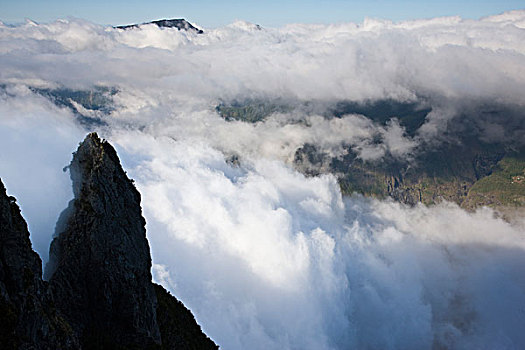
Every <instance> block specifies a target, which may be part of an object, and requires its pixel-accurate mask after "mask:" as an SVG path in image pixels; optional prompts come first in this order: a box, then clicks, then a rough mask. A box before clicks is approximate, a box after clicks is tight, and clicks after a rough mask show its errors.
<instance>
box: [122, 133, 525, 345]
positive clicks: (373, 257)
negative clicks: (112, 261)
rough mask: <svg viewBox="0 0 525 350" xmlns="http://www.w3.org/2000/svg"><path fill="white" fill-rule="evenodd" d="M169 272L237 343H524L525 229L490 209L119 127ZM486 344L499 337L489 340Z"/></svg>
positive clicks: (215, 330)
mask: <svg viewBox="0 0 525 350" xmlns="http://www.w3.org/2000/svg"><path fill="white" fill-rule="evenodd" d="M113 137H114V140H115V142H117V144H118V145H119V147H120V150H121V151H120V154H121V155H122V157H123V159H124V164H126V162H127V160H126V159H127V158H128V157H131V155H135V154H136V153H137V152H138V153H140V154H141V157H142V161H141V162H140V163H139V164H137V165H136V166H134V167H128V169H129V173H130V174H131V175H132V176H133V177H134V178H135V180H136V183H137V185H138V187H139V190H140V192H141V193H142V194H143V206H144V213H145V215H146V217H147V219H148V220H147V221H148V227H147V229H148V237H149V239H150V241H151V246H152V251H153V258H154V261H156V263H157V264H161V265H162V266H163V267H162V268H161V269H159V271H160V272H159V273H158V277H157V278H158V279H159V280H161V281H162V280H164V281H167V280H168V279H167V277H166V276H167V274H166V272H167V271H168V272H169V275H168V276H169V279H170V280H171V281H172V282H168V283H167V284H168V286H171V287H172V288H173V289H174V291H175V293H176V294H177V295H178V296H180V297H181V298H182V300H184V301H185V303H187V305H188V306H189V307H190V308H191V309H192V310H193V311H194V312H195V313H196V315H197V318H198V320H199V321H200V322H201V324H202V325H203V326H204V329H205V331H207V332H208V334H210V335H211V336H212V337H213V338H214V339H215V340H216V341H217V342H218V343H219V344H220V345H221V346H223V347H225V348H228V349H242V348H254V349H263V348H264V349H282V348H303V349H319V348H323V349H330V348H333V349H338V348H364V347H369V348H380V349H383V348H391V349H401V348H430V347H432V346H444V347H448V348H479V347H483V346H488V347H491V348H493V347H496V348H497V347H498V346H500V345H501V344H508V346H509V347H511V348H512V346H514V347H517V346H519V344H523V343H524V341H525V339H524V338H523V336H522V332H521V330H520V327H519V326H518V325H519V324H521V322H522V321H523V315H522V311H520V310H518V309H516V308H515V305H520V304H522V303H523V302H524V301H525V300H524V296H523V294H522V293H521V291H522V289H523V288H524V287H525V279H524V278H523V276H522V274H521V272H520V271H521V270H522V268H523V266H524V264H525V258H524V255H523V252H524V250H525V236H524V235H523V230H522V228H520V227H517V226H512V225H510V224H509V223H507V222H505V221H503V220H501V219H498V218H495V217H494V213H493V212H492V211H491V210H489V209H482V210H479V211H478V212H476V213H473V214H471V213H467V212H465V211H463V210H462V209H460V208H458V207H457V206H456V205H452V204H447V203H444V204H441V205H438V206H435V207H431V208H429V207H425V206H417V207H414V208H408V207H405V206H403V205H400V204H397V203H393V202H380V201H375V200H367V199H363V198H360V197H352V198H345V199H343V198H341V194H340V192H339V189H338V186H337V183H336V181H335V179H334V178H333V177H330V176H323V177H317V178H305V177H304V176H303V175H300V174H298V173H296V172H294V171H292V170H290V169H289V168H287V167H286V166H284V165H283V163H281V162H276V161H267V160H261V159H255V160H253V162H251V163H249V164H247V165H245V166H242V167H241V168H238V167H231V166H230V165H228V164H227V163H226V162H225V161H224V157H223V155H222V153H220V152H217V151H216V150H214V149H211V148H209V147H208V146H206V145H195V144H188V143H186V142H184V141H182V142H181V141H173V140H172V139H169V138H166V137H161V138H154V137H151V136H149V135H145V134H141V133H136V134H132V135H127V134H126V135H124V134H119V135H114V136H113ZM487 344H488V345H487Z"/></svg>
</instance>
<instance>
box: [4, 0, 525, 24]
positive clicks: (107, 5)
mask: <svg viewBox="0 0 525 350" xmlns="http://www.w3.org/2000/svg"><path fill="white" fill-rule="evenodd" d="M523 8H525V6H524V5H523V3H522V2H520V1H517V0H510V1H498V2H496V1H476V2H464V1H462V2H456V1H441V2H434V1H428V0H427V1H406V0H397V1H391V0H375V1H371V2H365V3H363V2H359V1H345V0H315V1H314V0H310V1H298V0H285V1H274V0H272V1H266V2H256V1H236V0H230V1H221V2H217V1H210V0H204V1H202V0H201V1H193V2H191V3H190V2H186V3H174V2H169V1H163V0H160V1H159V0H157V1H153V2H148V3H142V2H138V1H131V2H130V1H123V0H117V1H109V2H108V1H100V0H97V1H90V2H85V3H82V4H79V3H76V2H75V3H71V2H67V1H64V0H52V1H46V2H41V1H35V0H22V1H7V2H3V4H2V5H0V21H4V23H7V24H16V23H22V22H24V20H25V19H26V18H27V19H30V20H32V21H35V22H38V23H48V22H53V21H55V20H58V19H67V18H70V17H72V18H80V19H85V20H88V21H91V22H93V23H97V24H102V25H124V24H132V23H143V22H149V21H153V20H157V19H165V18H184V19H186V20H188V21H189V22H191V23H194V24H197V25H199V26H202V27H204V28H216V27H219V26H223V25H227V24H230V23H232V22H235V21H237V20H243V21H248V22H251V23H256V24H259V25H262V26H268V27H281V26H283V25H286V24H290V23H311V24H329V23H348V22H353V23H361V22H363V21H364V19H365V18H374V19H381V20H390V21H394V22H399V21H409V20H416V19H428V18H435V17H451V16H460V17H462V18H464V19H480V18H483V17H486V16H490V15H495V14H501V13H503V12H508V11H512V10H520V9H523Z"/></svg>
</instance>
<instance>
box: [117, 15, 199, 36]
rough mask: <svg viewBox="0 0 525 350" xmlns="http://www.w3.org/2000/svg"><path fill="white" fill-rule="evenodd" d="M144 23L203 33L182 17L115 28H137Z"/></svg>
mask: <svg viewBox="0 0 525 350" xmlns="http://www.w3.org/2000/svg"><path fill="white" fill-rule="evenodd" d="M146 24H155V25H156V26H157V27H159V28H177V29H178V30H186V31H192V32H195V33H197V34H202V33H204V32H203V31H202V29H199V28H197V27H195V26H193V25H192V24H191V23H190V22H188V21H186V20H185V19H183V18H174V19H160V20H158V21H151V22H146V23H141V24H130V25H124V26H116V27H115V28H117V29H132V28H139V27H140V26H142V25H146Z"/></svg>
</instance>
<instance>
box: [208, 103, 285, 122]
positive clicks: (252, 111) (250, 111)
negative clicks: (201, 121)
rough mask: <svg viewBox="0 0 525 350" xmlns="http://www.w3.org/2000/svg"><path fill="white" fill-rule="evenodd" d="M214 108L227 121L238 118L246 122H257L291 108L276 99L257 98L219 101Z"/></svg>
mask: <svg viewBox="0 0 525 350" xmlns="http://www.w3.org/2000/svg"><path fill="white" fill-rule="evenodd" d="M215 109H216V110H217V112H218V113H219V114H220V116H221V117H223V118H224V119H226V120H228V121H232V120H240V121H244V122H248V123H257V122H260V121H263V120H264V119H266V117H268V116H269V115H271V114H273V113H278V112H280V113H284V112H288V111H290V110H291V107H289V106H287V105H286V104H284V103H279V102H278V101H274V102H271V103H268V102H265V101H259V100H247V101H244V102H233V103H230V104H226V103H221V104H220V105H218V106H217V107H215Z"/></svg>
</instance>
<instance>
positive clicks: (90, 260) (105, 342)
mask: <svg viewBox="0 0 525 350" xmlns="http://www.w3.org/2000/svg"><path fill="white" fill-rule="evenodd" d="M70 172H71V180H72V181H73V192H74V195H75V199H74V200H72V201H71V202H70V204H69V207H68V208H67V209H66V210H65V211H64V212H63V213H62V215H61V218H60V219H59V223H58V224H57V232H56V234H57V236H56V237H55V239H54V240H53V242H52V243H51V248H50V263H49V266H48V267H46V269H47V271H46V277H48V278H49V283H50V287H51V290H52V292H53V295H54V297H55V301H56V304H57V307H58V309H59V310H61V311H62V312H63V314H64V315H65V316H66V318H67V320H68V321H69V322H70V324H71V325H72V326H73V329H74V330H75V332H76V333H77V334H78V335H79V337H80V339H81V341H82V343H83V344H85V345H86V346H88V347H117V345H118V346H122V347H126V346H130V345H134V346H138V347H140V348H147V347H152V346H154V345H158V344H160V332H159V328H158V325H157V322H156V307H157V298H156V296H155V291H154V289H153V286H152V284H151V272H150V270H151V258H150V253H149V245H148V241H147V239H146V230H145V220H144V218H143V217H142V214H141V209H140V194H139V193H138V191H137V190H136V189H135V186H134V185H133V183H132V182H131V180H129V179H128V178H127V176H126V174H125V173H124V171H123V170H122V167H121V166H120V162H119V159H118V157H117V154H116V152H115V150H114V149H113V147H111V145H110V144H109V143H107V142H105V141H101V140H100V139H99V138H98V136H97V135H96V134H94V133H93V134H89V135H88V136H87V137H86V139H85V140H84V142H83V143H82V144H81V145H80V146H79V148H78V150H77V152H76V153H75V154H74V156H73V160H72V162H71V165H70Z"/></svg>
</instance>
